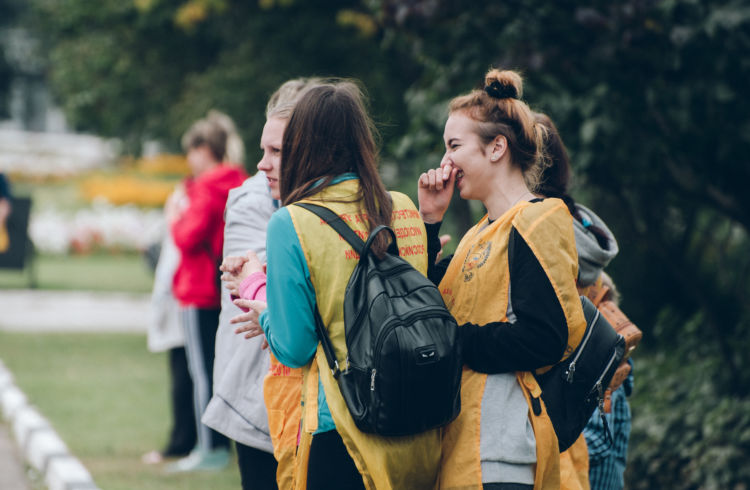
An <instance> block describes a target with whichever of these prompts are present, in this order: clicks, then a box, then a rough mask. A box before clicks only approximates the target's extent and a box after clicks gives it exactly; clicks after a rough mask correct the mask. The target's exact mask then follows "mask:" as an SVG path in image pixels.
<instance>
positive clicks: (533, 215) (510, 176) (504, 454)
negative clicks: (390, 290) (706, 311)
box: [419, 70, 586, 490]
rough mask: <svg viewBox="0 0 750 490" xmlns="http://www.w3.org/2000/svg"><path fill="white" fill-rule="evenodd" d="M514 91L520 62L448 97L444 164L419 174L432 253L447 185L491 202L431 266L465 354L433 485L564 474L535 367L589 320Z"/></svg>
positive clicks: (557, 210) (554, 356)
mask: <svg viewBox="0 0 750 490" xmlns="http://www.w3.org/2000/svg"><path fill="white" fill-rule="evenodd" d="M521 95H522V81H521V78H520V76H519V75H518V74H517V73H515V72H512V71H499V70H491V71H490V72H489V73H488V74H487V76H486V78H485V86H484V89H483V90H474V91H473V92H471V93H469V94H467V95H463V96H460V97H457V98H455V99H453V100H452V101H451V104H450V114H449V117H448V121H447V122H446V124H445V132H444V140H445V147H446V152H445V156H444V157H443V161H442V162H441V168H438V169H433V170H430V171H429V172H426V173H424V174H422V175H421V176H420V179H419V204H420V212H421V214H422V217H423V219H424V221H425V223H427V232H428V240H429V242H430V247H429V248H430V251H431V254H430V263H432V259H433V258H434V256H435V254H436V253H437V250H439V248H440V246H439V242H438V230H439V223H440V222H441V220H442V218H443V215H444V214H445V212H446V210H447V208H448V205H449V203H450V199H451V196H452V194H453V190H454V187H458V189H459V192H460V195H461V197H462V198H463V199H473V200H478V201H480V202H482V204H483V205H484V206H485V208H486V209H487V215H485V216H484V217H483V218H482V219H481V220H480V221H479V223H477V224H476V225H475V226H474V227H473V228H472V229H470V230H469V231H468V232H467V233H466V234H465V235H464V237H463V238H462V240H461V242H460V243H459V245H458V247H457V249H456V253H455V254H454V255H453V257H452V259H450V262H449V263H448V265H447V268H446V269H445V270H444V274H442V271H441V269H442V268H440V267H432V268H431V271H430V272H431V273H430V276H431V278H432V279H433V280H435V281H438V280H439V281H440V282H439V284H440V286H439V287H440V290H441V292H442V294H443V298H444V299H445V302H446V304H447V305H448V308H449V309H450V310H451V313H452V314H453V316H454V317H455V318H456V320H457V321H458V323H459V325H461V328H460V329H459V331H460V332H461V344H462V354H463V358H464V362H465V369H464V375H463V379H462V388H461V414H460V415H459V417H458V418H457V419H456V420H455V421H454V422H453V423H451V424H450V425H449V426H448V427H447V428H446V429H445V431H444V434H443V443H442V448H443V454H442V464H441V476H440V488H446V489H449V488H450V489H459V488H460V489H474V488H476V489H482V488H484V489H514V490H515V489H527V488H528V489H531V488H537V489H542V488H544V489H548V488H559V486H560V467H559V450H558V446H557V438H556V436H555V433H554V429H553V427H552V424H551V422H550V420H549V417H548V416H547V414H546V411H545V407H544V403H543V401H542V400H541V398H540V395H541V389H540V388H539V385H538V384H537V382H536V380H535V378H534V376H533V375H532V373H533V372H534V371H536V370H539V369H543V368H544V367H546V366H550V365H552V364H555V363H557V362H558V361H560V360H561V359H562V358H564V357H565V356H566V355H568V354H569V353H570V352H572V351H573V348H574V346H576V345H577V344H578V342H579V341H580V338H581V336H582V334H583V331H584V329H585V324H586V322H585V319H584V316H583V311H582V307H581V301H580V299H579V297H578V292H577V290H576V276H577V271H578V260H577V259H578V257H577V254H576V249H575V239H574V237H573V223H572V219H571V216H570V213H569V212H568V209H567V207H566V205H565V203H564V202H562V201H561V200H559V199H544V200H542V199H539V198H538V196H537V195H535V194H534V193H533V192H532V189H533V188H534V186H535V185H536V182H537V181H538V176H539V172H540V170H541V168H542V167H541V162H542V161H543V159H542V157H541V153H542V152H541V150H542V145H543V138H544V134H545V131H544V128H543V127H542V126H540V125H539V124H536V123H535V121H534V116H533V113H532V112H531V110H530V109H529V107H528V106H527V105H526V104H525V103H524V102H522V101H521V100H520V98H521ZM446 260H448V259H446ZM440 276H442V277H440Z"/></svg>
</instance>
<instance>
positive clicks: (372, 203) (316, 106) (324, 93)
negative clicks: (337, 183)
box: [279, 82, 393, 254]
mask: <svg viewBox="0 0 750 490" xmlns="http://www.w3.org/2000/svg"><path fill="white" fill-rule="evenodd" d="M374 134H375V128H374V126H373V124H372V121H371V119H370V117H369V116H368V115H367V110H366V109H365V105H364V102H363V97H362V92H361V91H360V89H359V87H358V86H357V85H356V84H355V83H353V82H337V83H330V84H324V85H321V86H318V87H314V88H312V89H310V90H308V91H307V92H306V93H305V95H304V96H303V97H302V98H301V99H300V100H299V101H298V102H297V105H296V106H295V108H294V112H292V116H291V118H290V119H289V123H288V124H287V127H286V130H285V131H284V140H283V144H282V147H281V173H280V179H279V191H280V194H281V202H282V204H283V205H284V206H287V205H289V204H292V203H294V202H297V201H300V200H302V199H305V198H307V197H310V196H312V195H313V194H316V193H318V192H319V191H320V190H321V189H323V188H324V187H325V186H327V185H328V184H330V183H331V181H332V180H333V179H334V178H335V177H336V176H338V175H341V174H343V173H346V172H354V173H355V174H357V175H358V176H359V179H360V182H359V184H360V185H359V192H358V194H357V195H356V196H355V197H354V199H353V200H358V201H359V202H361V205H362V207H363V208H364V209H362V211H363V212H364V214H365V215H366V217H367V227H368V230H369V231H372V230H373V229H375V227H376V226H378V225H390V224H391V213H392V210H393V204H392V202H391V197H390V195H389V194H388V192H387V191H386V189H385V186H384V185H383V182H382V181H381V180H380V175H378V170H377V158H378V152H377V146H376V144H375V137H374ZM319 181H320V182H319ZM387 243H388V242H387V237H386V236H385V234H384V233H381V234H380V235H379V236H378V239H377V240H376V241H375V243H374V247H373V249H374V251H375V252H376V253H377V254H381V253H382V252H384V251H385V249H386V247H387Z"/></svg>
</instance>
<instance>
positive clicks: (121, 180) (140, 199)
mask: <svg viewBox="0 0 750 490" xmlns="http://www.w3.org/2000/svg"><path fill="white" fill-rule="evenodd" d="M175 183H176V182H175V181H167V180H147V179H143V178H139V177H131V176H127V175H118V176H103V175H97V176H92V177H88V178H87V179H85V180H83V181H82V182H81V184H80V187H79V189H80V192H81V195H82V196H83V197H84V198H85V199H87V200H89V201H92V200H94V199H96V198H104V199H106V200H107V201H108V202H110V203H111V204H114V205H116V206H119V205H123V204H135V205H137V206H150V207H159V206H163V205H164V203H165V202H166V200H167V197H168V196H169V194H170V193H171V192H172V191H173V190H174V187H175Z"/></svg>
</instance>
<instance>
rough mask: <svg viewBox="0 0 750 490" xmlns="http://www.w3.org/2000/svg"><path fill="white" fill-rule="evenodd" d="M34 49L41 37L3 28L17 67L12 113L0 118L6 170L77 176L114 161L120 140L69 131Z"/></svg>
mask: <svg viewBox="0 0 750 490" xmlns="http://www.w3.org/2000/svg"><path fill="white" fill-rule="evenodd" d="M34 48H35V40H34V39H33V38H31V37H30V36H29V35H28V33H27V32H26V31H25V30H23V29H20V28H5V29H2V30H0V49H1V50H2V51H3V53H4V55H5V59H6V60H7V62H8V64H9V65H10V66H11V69H12V77H11V81H10V90H9V92H10V93H9V95H8V96H9V101H8V109H9V112H10V118H9V119H6V120H0V171H4V172H10V173H16V174H18V173H21V174H27V175H39V176H41V175H71V174H75V173H78V172H81V171H85V170H89V169H92V168H97V167H101V166H106V165H109V164H111V163H112V162H113V161H114V159H115V157H116V155H117V151H118V143H117V142H116V141H113V140H105V139H102V138H99V137H97V136H91V135H81V134H74V133H71V132H69V129H68V127H67V123H66V121H65V116H64V115H63V113H62V111H61V110H60V109H59V108H58V107H57V106H56V105H55V103H54V101H53V99H52V95H51V94H50V91H49V88H48V86H47V83H46V80H45V78H44V66H43V62H42V61H41V60H39V59H38V57H36V56H35V55H34V52H35V49H34Z"/></svg>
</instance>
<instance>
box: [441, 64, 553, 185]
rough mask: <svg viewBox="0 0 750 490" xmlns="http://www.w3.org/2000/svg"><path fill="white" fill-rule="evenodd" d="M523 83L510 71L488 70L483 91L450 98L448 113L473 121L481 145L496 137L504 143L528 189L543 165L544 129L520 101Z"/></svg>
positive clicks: (536, 178)
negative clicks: (475, 124) (459, 114)
mask: <svg viewBox="0 0 750 490" xmlns="http://www.w3.org/2000/svg"><path fill="white" fill-rule="evenodd" d="M522 95H523V80H522V78H521V75H519V74H518V73H517V72H515V71H512V70H498V69H494V68H493V69H491V70H490V71H489V72H487V75H485V77H484V89H483V90H473V91H472V92H470V93H468V94H466V95H461V96H459V97H456V98H454V99H453V100H451V102H450V106H449V108H450V112H451V113H453V112H463V113H465V114H466V115H467V116H469V117H470V118H472V119H474V120H475V121H476V122H477V128H476V133H477V135H478V136H479V139H480V141H481V142H482V143H483V144H485V145H486V144H489V143H490V142H491V141H492V140H494V139H495V138H496V137H497V136H498V135H502V136H505V139H506V140H507V141H508V149H509V150H510V156H511V162H512V163H513V164H514V165H516V166H518V167H519V168H520V169H521V172H523V176H524V179H525V180H526V184H527V185H528V186H529V188H531V189H533V188H535V187H536V185H537V182H538V180H539V175H540V174H541V172H542V169H543V168H544V164H545V158H544V151H543V149H544V137H545V134H546V128H545V127H544V126H543V125H542V124H539V123H537V122H536V120H535V118H534V113H533V112H532V111H531V109H530V108H529V106H528V105H526V103H525V102H523V101H522V100H521V96H522Z"/></svg>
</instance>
